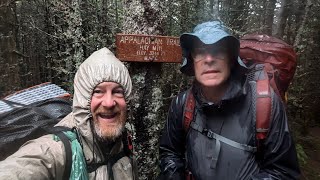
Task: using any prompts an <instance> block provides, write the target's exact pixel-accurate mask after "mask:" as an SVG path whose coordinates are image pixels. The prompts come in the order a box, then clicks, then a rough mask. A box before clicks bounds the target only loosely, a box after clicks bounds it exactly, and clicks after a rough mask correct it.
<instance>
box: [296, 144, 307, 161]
mask: <svg viewBox="0 0 320 180" xmlns="http://www.w3.org/2000/svg"><path fill="white" fill-rule="evenodd" d="M296 150H297V156H298V159H299V163H300V164H301V165H305V164H306V163H307V160H308V156H307V155H306V153H305V151H304V149H303V147H302V145H301V144H297V145H296Z"/></svg>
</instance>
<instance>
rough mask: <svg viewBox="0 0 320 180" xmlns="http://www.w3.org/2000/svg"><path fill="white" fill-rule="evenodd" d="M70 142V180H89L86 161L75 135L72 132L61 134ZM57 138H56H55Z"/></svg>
mask: <svg viewBox="0 0 320 180" xmlns="http://www.w3.org/2000/svg"><path fill="white" fill-rule="evenodd" d="M63 133H64V134H65V135H66V136H67V137H68V139H69V140H70V142H71V149H72V168H71V173H70V178H69V179H70V180H89V176H88V172H87V165H86V160H85V158H84V155H83V151H82V147H81V145H80V143H79V141H78V139H77V135H76V134H75V133H73V132H72V131H66V132H63ZM55 137H57V136H55Z"/></svg>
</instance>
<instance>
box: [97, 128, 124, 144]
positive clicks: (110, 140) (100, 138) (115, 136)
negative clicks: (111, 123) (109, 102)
mask: <svg viewBox="0 0 320 180" xmlns="http://www.w3.org/2000/svg"><path fill="white" fill-rule="evenodd" d="M93 124H94V133H95V135H96V137H97V139H98V141H100V142H103V143H107V144H109V143H113V142H115V141H116V140H117V139H118V138H119V137H120V136H121V135H122V132H123V131H124V125H123V126H122V125H119V126H117V127H115V128H113V129H112V134H111V135H110V136H103V134H102V130H101V129H100V127H99V125H98V124H96V123H93Z"/></svg>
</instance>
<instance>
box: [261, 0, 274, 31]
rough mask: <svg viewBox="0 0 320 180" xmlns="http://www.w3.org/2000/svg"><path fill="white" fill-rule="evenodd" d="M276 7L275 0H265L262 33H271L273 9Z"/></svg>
mask: <svg viewBox="0 0 320 180" xmlns="http://www.w3.org/2000/svg"><path fill="white" fill-rule="evenodd" d="M275 8H276V0H267V1H266V11H265V12H266V13H265V30H264V33H266V34H268V35H272V26H273V17H274V10H275Z"/></svg>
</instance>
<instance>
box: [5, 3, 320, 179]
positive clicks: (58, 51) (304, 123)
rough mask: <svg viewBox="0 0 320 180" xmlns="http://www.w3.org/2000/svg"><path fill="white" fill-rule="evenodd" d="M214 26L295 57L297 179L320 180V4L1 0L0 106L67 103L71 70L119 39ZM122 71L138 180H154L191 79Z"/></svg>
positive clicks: (172, 68)
mask: <svg viewBox="0 0 320 180" xmlns="http://www.w3.org/2000/svg"><path fill="white" fill-rule="evenodd" d="M215 19H219V20H222V21H223V22H225V24H226V25H227V26H228V27H229V29H230V30H231V31H232V32H233V33H234V34H235V35H236V36H237V37H241V36H243V35H244V34H248V33H260V34H262V33H263V34H268V35H273V36H275V37H278V38H280V39H283V40H284V41H286V42H287V43H288V44H290V45H292V46H293V47H294V49H295V51H296V53H297V55H298V57H297V58H298V59H297V62H298V66H297V69H296V74H295V77H294V80H293V82H292V84H291V86H290V89H289V92H288V94H289V96H288V98H289V99H288V116H289V120H290V128H291V131H292V132H293V135H294V138H295V141H296V147H297V151H298V157H299V161H300V166H301V168H302V170H303V177H302V178H303V179H310V180H312V179H319V178H320V139H319V137H320V128H319V127H320V118H319V117H320V108H319V107H318V105H319V104H320V88H319V86H320V73H319V72H320V71H319V62H320V61H319V55H320V52H319V49H320V2H319V0H305V1H299V0H291V1H289V0H163V1H160V0H158V1H156V0H140V1H137V0H67V1H61V0H1V1H0V98H3V97H5V96H6V95H8V94H10V93H12V92H14V91H17V90H21V89H24V88H27V87H30V86H33V85H37V84H40V83H42V82H48V81H50V82H53V83H55V84H57V85H59V86H61V87H63V88H64V89H66V90H68V91H69V92H70V93H72V91H73V87H72V85H73V77H74V75H75V72H76V69H77V67H78V66H79V65H80V64H81V62H83V61H84V60H85V58H87V57H88V56H89V55H90V54H91V53H92V52H93V51H95V50H97V49H100V48H102V47H108V48H109V49H111V50H112V51H113V52H115V49H116V46H115V37H116V34H117V33H126V34H147V35H163V36H177V37H178V36H179V35H180V34H181V33H183V32H190V31H191V30H192V28H193V27H194V26H195V25H196V24H198V23H201V22H204V21H208V20H215ZM126 65H127V67H128V68H129V71H130V74H131V76H132V80H133V83H134V92H133V99H132V101H131V102H130V113H129V118H130V124H131V127H132V129H133V132H134V145H135V156H136V158H137V160H138V165H139V175H140V179H155V178H156V177H157V175H158V173H159V168H158V164H159V161H158V156H159V154H158V138H159V135H160V130H161V129H162V128H163V126H164V123H165V121H166V113H167V110H168V106H169V104H170V102H171V99H172V97H174V96H175V95H176V94H177V93H179V92H181V91H183V90H185V89H186V88H187V87H188V85H190V81H191V79H190V78H188V77H186V76H184V75H183V74H181V73H180V71H179V66H180V65H179V64H172V63H150V62H149V63H138V62H134V63H133V62H131V63H126ZM317 104H318V105H317Z"/></svg>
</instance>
